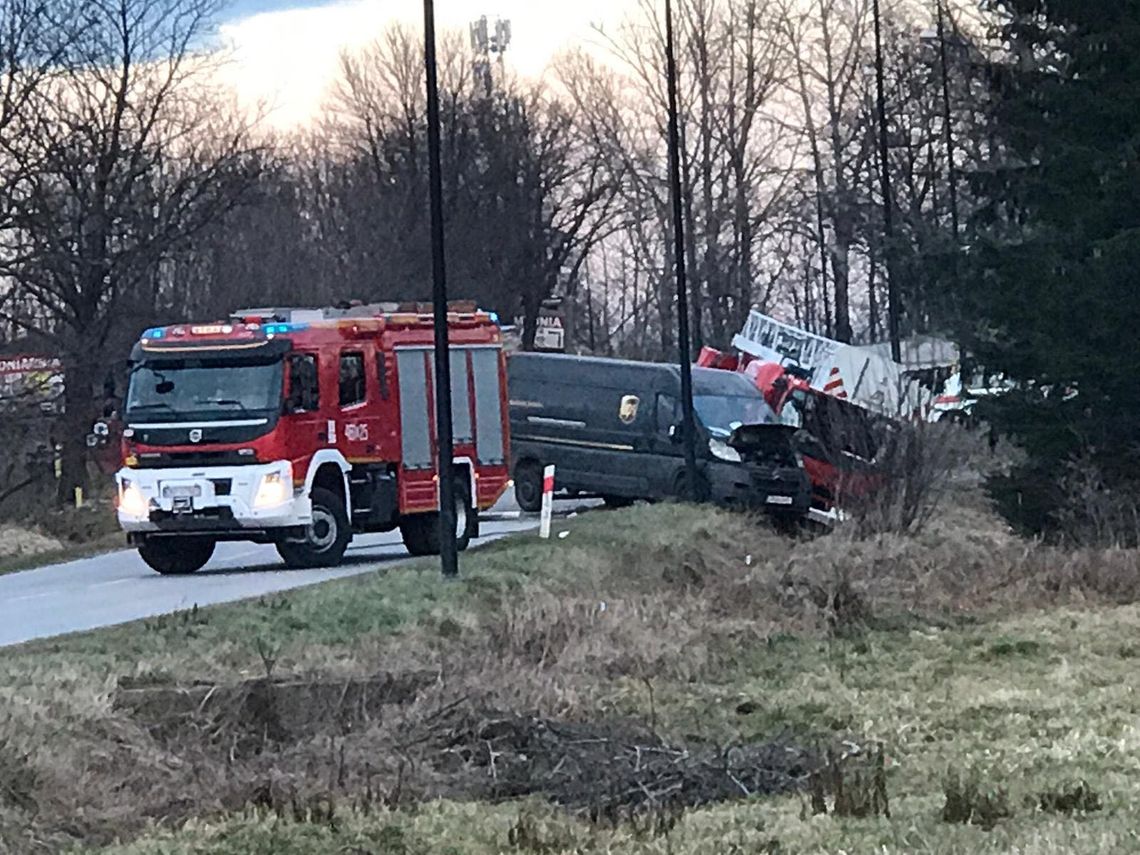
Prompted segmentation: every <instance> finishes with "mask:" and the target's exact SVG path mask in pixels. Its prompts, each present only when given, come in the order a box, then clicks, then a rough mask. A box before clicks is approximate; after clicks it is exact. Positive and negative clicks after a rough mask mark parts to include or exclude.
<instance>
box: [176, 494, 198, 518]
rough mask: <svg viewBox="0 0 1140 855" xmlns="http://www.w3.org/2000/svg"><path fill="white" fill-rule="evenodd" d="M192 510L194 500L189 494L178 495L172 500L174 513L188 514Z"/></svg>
mask: <svg viewBox="0 0 1140 855" xmlns="http://www.w3.org/2000/svg"><path fill="white" fill-rule="evenodd" d="M193 512H194V500H193V499H191V498H190V497H189V496H179V497H177V498H176V499H175V500H174V513H176V514H190V513H193Z"/></svg>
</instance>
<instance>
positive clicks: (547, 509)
mask: <svg viewBox="0 0 1140 855" xmlns="http://www.w3.org/2000/svg"><path fill="white" fill-rule="evenodd" d="M553 512H554V467H553V466H547V467H546V469H545V470H543V473H542V517H541V518H540V520H539V524H538V536H539V537H541V538H542V539H543V540H547V539H548V538H549V537H550V517H551V515H552V514H553Z"/></svg>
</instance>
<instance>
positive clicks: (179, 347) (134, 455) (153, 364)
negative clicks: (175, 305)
mask: <svg viewBox="0 0 1140 855" xmlns="http://www.w3.org/2000/svg"><path fill="white" fill-rule="evenodd" d="M450 309H451V311H450V314H449V320H448V328H449V336H450V343H451V355H450V358H451V363H450V368H451V386H452V389H451V393H452V420H453V424H454V436H455V467H454V471H452V472H450V473H446V477H450V478H454V479H455V485H456V489H455V491H454V494H455V497H456V499H455V503H456V520H457V527H456V533H457V538H458V540H459V547H460V548H461V549H464V548H466V546H467V544H468V543H469V542H470V540H471V539H472V538H473V537H476V536H477V535H478V516H479V511H480V510H482V509H486V508H489V507H490V506H492V505H494V504H495V502H496V501H498V499H499V498H500V497H501V495H502V494H503V492H504V491H505V490H506V489H507V486H508V484H509V478H510V476H509V474H508V473H509V471H510V461H509V459H508V457H509V448H510V444H509V423H510V422H509V412H508V397H507V391H506V364H505V361H504V357H503V352H502V337H501V333H500V330H499V327H498V324H497V319H495V318H494V317H493V316H492V315H490V314H489V313H486V312H482V311H479V310H477V309H476V308H475V307H474V305H466V304H462V305H461V304H452V306H451V307H450ZM433 342H434V336H433V327H432V315H431V313H430V306H424V305H419V304H417V305H412V306H409V305H373V306H362V305H355V306H350V307H341V308H337V309H319V310H306V309H260V310H246V311H239V312H237V313H235V314H234V315H233V316H232V317H231V318H230V319H229V320H227V321H224V322H219V323H210V324H182V325H177V326H170V327H162V328H155V329H150V330H147V331H146V332H145V333H143V335H142V337H141V339H140V340H139V341H138V343H137V344H136V345H135V347H134V349H133V351H132V354H131V376H130V384H129V387H128V392H127V397H126V402H125V406H124V409H123V419H124V431H123V440H122V454H123V468H122V469H121V470H120V471H119V472H118V473H117V476H116V479H117V482H118V490H119V499H118V517H119V523H120V525H121V526H122V528H123V529H124V530H125V531H126V532H127V536H128V539H129V541H130V542H131V543H132V544H133V545H135V546H137V547H138V550H139V553H140V555H141V556H142V558H143V560H144V561H146V563H147V564H149V565H150V566H151V567H152V568H154V569H155V570H157V571H158V572H159V573H163V574H184V573H193V572H194V571H196V570H198V569H200V568H201V567H203V566H204V565H205V564H206V562H207V561H208V560H209V559H210V556H211V555H212V554H213V551H214V547H215V544H216V543H217V542H218V541H223V540H244V541H253V542H255V543H271V544H274V545H276V547H277V550H278V552H279V553H280V555H281V557H282V558H283V559H284V560H285V562H286V563H287V564H288V565H289V566H291V567H326V566H332V565H335V564H337V563H338V562H339V561H340V560H341V558H342V557H343V556H344V552H345V549H346V548H347V547H348V544H349V541H350V540H351V539H352V536H353V534H355V533H363V532H383V531H393V530H395V529H397V528H398V529H399V530H400V532H401V534H402V536H403V540H404V543H405V545H406V546H407V548H408V550H409V552H411V553H412V554H414V555H426V554H435V553H438V551H439V533H438V531H439V530H438V524H439V516H438V512H439V478H440V477H441V473H440V472H439V471H438V461H437V456H436V439H435V433H434V425H435V420H434V407H435V403H434V393H433V383H434V377H435V375H434V352H433Z"/></svg>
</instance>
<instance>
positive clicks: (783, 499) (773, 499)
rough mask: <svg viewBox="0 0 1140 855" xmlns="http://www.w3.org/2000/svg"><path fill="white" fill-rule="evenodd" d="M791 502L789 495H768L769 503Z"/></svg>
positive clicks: (781, 503) (785, 503) (782, 503)
mask: <svg viewBox="0 0 1140 855" xmlns="http://www.w3.org/2000/svg"><path fill="white" fill-rule="evenodd" d="M791 503H792V497H791V496H769V497H768V504H769V505H790V504H791Z"/></svg>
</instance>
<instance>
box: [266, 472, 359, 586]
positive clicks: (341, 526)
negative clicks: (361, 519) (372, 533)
mask: <svg viewBox="0 0 1140 855" xmlns="http://www.w3.org/2000/svg"><path fill="white" fill-rule="evenodd" d="M312 501H313V521H312V523H311V524H310V525H309V527H308V528H307V529H306V530H305V539H304V540H300V541H289V540H286V541H282V542H281V543H279V544H277V554H278V555H280V556H281V557H282V558H283V559H284V561H285V563H286V564H287V565H288V566H289V567H292V568H294V569H297V570H300V569H311V568H314V567H335V566H336V565H337V564H340V562H341V559H343V558H344V553H345V550H346V549H348V542H349V541H350V540H351V539H352V529H351V527H350V526H349V523H348V512H347V511H346V510H345V507H344V502H342V501H341V500H340V496H338V495H337V494H336V493H334V492H332V491H331V490H326V489H324V488H323V487H314V488H313V495H312Z"/></svg>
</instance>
